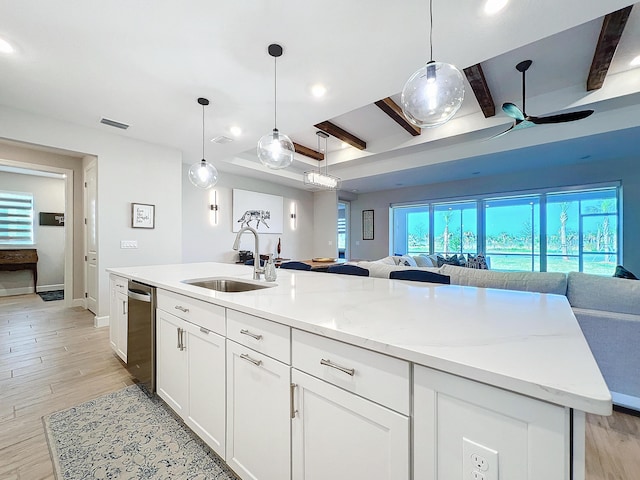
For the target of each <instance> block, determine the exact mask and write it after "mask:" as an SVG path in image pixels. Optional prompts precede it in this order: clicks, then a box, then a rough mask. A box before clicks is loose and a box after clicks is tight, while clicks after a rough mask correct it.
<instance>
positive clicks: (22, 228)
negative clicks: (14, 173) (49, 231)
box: [0, 191, 33, 244]
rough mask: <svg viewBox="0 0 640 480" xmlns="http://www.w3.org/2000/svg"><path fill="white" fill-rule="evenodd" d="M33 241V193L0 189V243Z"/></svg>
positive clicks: (28, 242)
mask: <svg viewBox="0 0 640 480" xmlns="http://www.w3.org/2000/svg"><path fill="white" fill-rule="evenodd" d="M32 243H33V195H31V194H30V193H16V192H3V191H0V244H32Z"/></svg>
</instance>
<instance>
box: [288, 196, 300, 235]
mask: <svg viewBox="0 0 640 480" xmlns="http://www.w3.org/2000/svg"><path fill="white" fill-rule="evenodd" d="M289 216H290V217H291V230H295V229H296V225H297V222H298V219H297V214H296V203H295V202H291V207H289Z"/></svg>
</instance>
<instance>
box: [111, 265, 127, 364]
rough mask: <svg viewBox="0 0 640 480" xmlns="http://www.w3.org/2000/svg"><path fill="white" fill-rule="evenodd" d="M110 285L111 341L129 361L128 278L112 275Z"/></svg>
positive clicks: (125, 360) (125, 359) (119, 353)
mask: <svg viewBox="0 0 640 480" xmlns="http://www.w3.org/2000/svg"><path fill="white" fill-rule="evenodd" d="M109 286H110V287H111V289H110V295H109V342H110V344H111V348H112V349H113V351H114V352H116V354H117V355H118V356H119V357H120V358H121V359H122V361H123V362H125V363H127V331H128V324H127V318H128V315H127V307H128V306H129V301H128V299H127V280H126V279H125V278H122V277H118V276H115V275H111V278H110V279H109Z"/></svg>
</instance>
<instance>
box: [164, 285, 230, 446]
mask: <svg viewBox="0 0 640 480" xmlns="http://www.w3.org/2000/svg"><path fill="white" fill-rule="evenodd" d="M167 311H171V312H175V313H176V315H174V314H173V313H167ZM185 317H186V318H188V320H189V321H187V320H186V318H185ZM224 324H225V309H224V308H222V307H219V306H216V305H209V304H206V303H204V302H200V301H199V300H195V299H191V298H186V297H183V296H178V295H175V294H172V293H170V292H160V293H159V295H158V309H157V316H156V325H157V332H156V345H157V360H156V363H157V388H156V389H157V392H158V395H160V397H161V398H162V399H163V400H164V401H165V402H167V404H168V405H169V406H170V407H171V408H172V409H173V410H174V411H175V412H176V413H178V414H179V415H180V416H181V417H182V418H183V419H184V421H185V423H186V424H187V425H188V426H189V427H190V428H191V429H192V430H193V431H194V432H195V433H196V434H197V435H198V436H199V437H200V438H201V439H202V440H204V442H205V443H207V445H209V446H210V447H211V448H212V449H213V450H214V451H215V452H216V453H217V454H218V455H220V456H221V457H222V458H225V454H226V451H225V448H226V447H225V428H226V423H225V413H226V412H225V409H226V406H225V402H226V393H225V375H226V369H225V356H226V355H225V340H224V337H223V336H222V335H220V333H224ZM216 332H218V333H216Z"/></svg>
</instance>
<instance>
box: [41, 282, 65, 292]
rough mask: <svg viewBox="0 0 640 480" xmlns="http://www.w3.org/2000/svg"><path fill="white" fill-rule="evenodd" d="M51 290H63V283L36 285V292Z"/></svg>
mask: <svg viewBox="0 0 640 480" xmlns="http://www.w3.org/2000/svg"><path fill="white" fill-rule="evenodd" d="M53 290H64V283H60V284H56V285H38V286H37V287H36V293H38V292H52V291H53Z"/></svg>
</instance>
